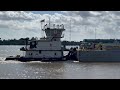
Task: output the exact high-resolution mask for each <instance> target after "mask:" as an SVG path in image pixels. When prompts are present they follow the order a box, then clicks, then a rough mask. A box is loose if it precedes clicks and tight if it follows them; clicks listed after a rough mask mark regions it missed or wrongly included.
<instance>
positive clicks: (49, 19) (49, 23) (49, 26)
mask: <svg viewBox="0 0 120 90" xmlns="http://www.w3.org/2000/svg"><path fill="white" fill-rule="evenodd" d="M49 28H50V17H49Z"/></svg>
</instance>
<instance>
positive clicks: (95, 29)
mask: <svg viewBox="0 0 120 90" xmlns="http://www.w3.org/2000/svg"><path fill="white" fill-rule="evenodd" d="M95 39H96V28H95Z"/></svg>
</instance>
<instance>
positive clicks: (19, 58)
mask: <svg viewBox="0 0 120 90" xmlns="http://www.w3.org/2000/svg"><path fill="white" fill-rule="evenodd" d="M9 60H14V61H21V62H29V61H43V62H45V61H46V62H49V61H66V60H65V59H63V58H26V57H7V58H6V59H5V61H9Z"/></svg>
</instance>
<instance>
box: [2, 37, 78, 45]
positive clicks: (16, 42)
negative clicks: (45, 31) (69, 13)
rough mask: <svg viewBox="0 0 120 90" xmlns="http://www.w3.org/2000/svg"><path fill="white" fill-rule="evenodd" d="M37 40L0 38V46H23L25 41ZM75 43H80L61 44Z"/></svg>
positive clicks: (65, 42)
mask: <svg viewBox="0 0 120 90" xmlns="http://www.w3.org/2000/svg"><path fill="white" fill-rule="evenodd" d="M37 39H38V38H35V37H32V38H29V37H27V38H20V39H8V40H5V39H3V40H2V39H1V38H0V45H25V44H26V41H30V40H37ZM76 43H77V44H78V43H80V42H75V41H71V42H70V41H62V44H67V45H70V44H72V45H76Z"/></svg>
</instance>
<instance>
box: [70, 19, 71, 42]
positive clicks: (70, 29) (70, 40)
mask: <svg viewBox="0 0 120 90" xmlns="http://www.w3.org/2000/svg"><path fill="white" fill-rule="evenodd" d="M70 41H71V18H70Z"/></svg>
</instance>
